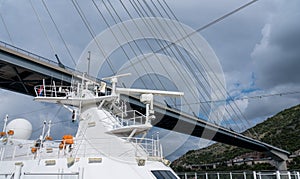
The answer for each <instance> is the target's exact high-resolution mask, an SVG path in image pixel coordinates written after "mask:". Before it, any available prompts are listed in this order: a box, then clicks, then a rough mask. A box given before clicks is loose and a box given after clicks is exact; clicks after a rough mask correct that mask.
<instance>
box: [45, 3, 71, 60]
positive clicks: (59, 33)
mask: <svg viewBox="0 0 300 179" xmlns="http://www.w3.org/2000/svg"><path fill="white" fill-rule="evenodd" d="M42 4H43V6H44V8H45V9H46V11H47V13H48V15H49V17H50V19H51V21H52V23H53V25H54V27H55V29H56V31H57V33H58V35H59V37H60V39H61V40H62V42H63V44H64V46H65V48H66V50H67V52H68V55H69V56H70V58H71V60H72V62H73V64H74V65H76V62H75V60H74V57H73V55H72V53H71V51H70V48H69V47H68V45H67V43H66V41H65V39H64V38H63V36H62V34H61V32H60V30H59V28H58V26H57V24H56V22H55V21H54V19H53V17H52V15H51V13H50V11H49V8H48V7H47V4H46V3H45V1H44V0H42Z"/></svg>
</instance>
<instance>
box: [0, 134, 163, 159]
mask: <svg viewBox="0 0 300 179" xmlns="http://www.w3.org/2000/svg"><path fill="white" fill-rule="evenodd" d="M121 139H122V140H120V142H121V145H122V143H123V144H124V145H129V146H130V147H129V149H132V150H131V151H130V152H131V153H132V154H133V156H135V157H138V156H141V155H142V154H146V157H156V158H162V147H161V145H160V143H159V141H158V140H154V139H146V138H144V139H142V138H134V137H132V138H121ZM82 141H84V140H76V139H75V140H74V144H72V145H67V144H65V145H64V146H63V148H59V145H60V144H61V143H63V142H62V141H48V142H43V145H41V146H38V147H37V146H34V142H31V143H27V144H18V145H2V146H0V161H2V160H20V159H42V158H66V157H70V156H73V157H75V156H76V157H87V156H113V154H116V153H118V154H120V153H122V152H124V151H121V150H122V147H120V148H119V147H116V146H115V144H114V143H113V141H112V140H111V139H108V138H107V139H105V138H95V139H89V140H85V141H86V142H87V143H89V144H91V145H84V147H81V149H80V151H79V150H77V149H78V146H80V144H81V142H82ZM99 146H100V147H99ZM98 147H99V148H98ZM32 148H37V150H36V152H32ZM125 152H128V151H125ZM124 155H125V153H124Z"/></svg>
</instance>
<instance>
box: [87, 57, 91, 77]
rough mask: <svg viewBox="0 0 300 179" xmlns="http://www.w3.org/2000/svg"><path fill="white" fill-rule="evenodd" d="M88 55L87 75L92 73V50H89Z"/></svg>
mask: <svg viewBox="0 0 300 179" xmlns="http://www.w3.org/2000/svg"><path fill="white" fill-rule="evenodd" d="M88 54H89V55H88V57H87V60H88V69H87V75H89V74H90V63H91V51H88Z"/></svg>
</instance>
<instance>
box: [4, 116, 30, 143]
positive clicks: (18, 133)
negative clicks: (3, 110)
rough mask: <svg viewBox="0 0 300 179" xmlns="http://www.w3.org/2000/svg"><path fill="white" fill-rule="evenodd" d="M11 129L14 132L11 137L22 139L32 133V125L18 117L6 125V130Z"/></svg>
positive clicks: (25, 138)
mask: <svg viewBox="0 0 300 179" xmlns="http://www.w3.org/2000/svg"><path fill="white" fill-rule="evenodd" d="M9 130H13V131H14V134H13V135H12V138H14V139H24V140H27V139H29V138H30V136H31V133H32V125H31V123H30V122H29V121H27V120H26V119H22V118H18V119H14V120H12V121H10V122H9V123H8V124H7V126H6V131H9Z"/></svg>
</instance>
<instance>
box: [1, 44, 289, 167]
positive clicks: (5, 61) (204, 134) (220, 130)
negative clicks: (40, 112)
mask: <svg viewBox="0 0 300 179" xmlns="http://www.w3.org/2000/svg"><path fill="white" fill-rule="evenodd" d="M74 74H79V72H77V71H75V70H74V69H70V68H66V67H62V66H61V65H59V64H58V63H55V62H53V61H51V60H48V59H46V58H43V57H41V56H38V55H35V54H33V53H31V52H28V51H25V50H22V49H20V48H17V47H14V46H12V45H9V44H7V43H4V42H1V43H0V87H1V88H3V89H6V90H10V91H14V92H18V93H22V94H26V95H30V96H35V95H36V94H35V92H34V90H33V88H34V86H35V85H39V84H41V83H42V81H43V79H45V80H46V83H47V82H48V83H51V81H56V82H58V83H60V84H64V85H71V83H72V78H73V75H74ZM129 102H130V104H131V107H132V108H135V109H138V110H144V104H142V103H141V102H140V101H139V100H137V99H135V98H133V97H129ZM154 108H155V115H156V116H158V117H157V119H159V120H154V121H153V125H154V126H156V127H159V128H163V129H167V130H173V131H177V132H180V133H183V134H188V135H192V136H195V137H201V138H204V139H208V140H213V141H216V142H221V143H225V144H229V145H234V146H238V147H242V148H247V149H251V150H255V151H260V152H265V153H267V154H269V155H270V156H271V157H272V158H273V159H274V160H275V161H276V162H277V167H278V168H279V169H286V163H285V161H286V160H287V158H288V155H289V152H288V151H285V150H283V149H280V148H278V147H275V146H272V145H269V144H267V143H264V142H261V141H258V140H255V139H252V138H249V137H246V136H244V135H241V134H239V133H237V132H234V131H232V130H229V129H226V128H224V127H221V126H218V125H215V124H212V123H210V122H207V121H205V120H203V119H200V118H197V117H195V116H192V115H189V114H186V113H182V112H180V111H178V110H175V109H172V108H170V107H167V106H162V105H159V104H156V105H155V107H154Z"/></svg>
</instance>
